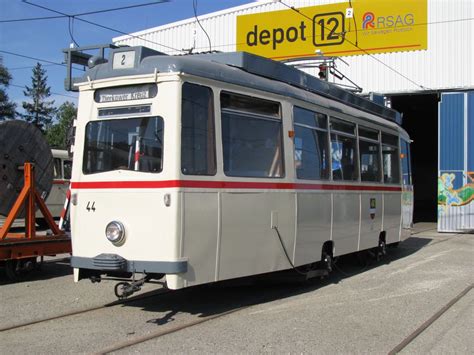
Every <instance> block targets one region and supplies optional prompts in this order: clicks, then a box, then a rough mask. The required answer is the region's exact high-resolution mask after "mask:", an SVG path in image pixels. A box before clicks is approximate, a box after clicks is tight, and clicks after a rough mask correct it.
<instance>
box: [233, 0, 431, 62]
mask: <svg viewBox="0 0 474 355" xmlns="http://www.w3.org/2000/svg"><path fill="white" fill-rule="evenodd" d="M426 23H427V0H397V1H393V0H355V1H352V7H349V5H348V2H347V1H345V2H341V3H336V4H329V5H320V6H311V7H303V8H299V9H296V10H293V9H286V10H280V11H272V12H264V13H257V14H250V15H241V16H238V17H237V39H236V40H237V50H238V51H246V52H250V53H254V54H258V55H261V56H264V57H268V58H272V59H277V60H283V59H289V58H297V57H309V56H314V55H315V51H316V50H318V49H319V50H321V51H322V52H323V53H324V55H327V56H348V55H358V54H367V53H386V52H398V51H410V50H425V49H427V48H428V45H427V43H428V41H427V27H426Z"/></svg>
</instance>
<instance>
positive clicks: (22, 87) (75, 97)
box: [9, 84, 77, 100]
mask: <svg viewBox="0 0 474 355" xmlns="http://www.w3.org/2000/svg"><path fill="white" fill-rule="evenodd" d="M9 86H13V87H15V88H20V89H25V87H26V85H23V86H21V85H18V84H9ZM50 93H51V94H52V95H57V96H64V97H70V98H72V99H76V100H77V96H72V95H67V94H60V93H58V92H52V91H51V92H50Z"/></svg>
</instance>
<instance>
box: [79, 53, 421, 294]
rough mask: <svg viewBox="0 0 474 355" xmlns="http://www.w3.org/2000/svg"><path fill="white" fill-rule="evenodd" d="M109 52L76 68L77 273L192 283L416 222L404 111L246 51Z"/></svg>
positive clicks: (309, 257)
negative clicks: (84, 69) (78, 74)
mask: <svg viewBox="0 0 474 355" xmlns="http://www.w3.org/2000/svg"><path fill="white" fill-rule="evenodd" d="M96 62H98V63H99V64H97V65H95V66H94V65H92V67H91V68H90V69H89V70H88V71H87V72H86V74H85V75H84V76H83V77H82V78H75V79H74V80H75V85H76V86H77V87H78V89H79V91H80V93H79V106H78V116H77V121H76V123H75V129H76V138H75V145H74V148H73V149H74V164H73V171H72V184H71V191H72V195H71V203H72V206H71V233H72V248H73V255H72V258H71V265H72V266H73V267H74V277H75V281H78V280H80V279H85V278H90V279H91V280H93V281H100V280H101V279H102V278H107V277H110V278H116V279H121V280H123V279H127V280H130V279H133V280H135V281H134V282H133V283H132V284H126V283H122V284H121V287H122V291H121V292H122V293H121V294H122V295H125V296H126V295H129V294H130V293H132V292H133V291H134V290H136V289H137V286H138V287H139V286H140V285H141V284H142V283H143V282H145V281H149V280H152V279H158V278H161V277H163V276H165V277H166V285H167V287H168V288H170V289H180V288H184V287H189V286H193V285H199V284H204V283H210V282H215V281H220V280H228V279H232V278H239V277H244V276H249V275H256V274H263V273H269V272H274V271H279V270H285V269H291V268H293V267H295V268H301V267H305V270H310V269H312V268H314V269H329V270H330V269H331V263H332V260H333V258H334V257H337V256H340V255H343V254H348V253H353V252H357V251H362V250H367V249H374V250H378V251H379V252H381V253H384V252H385V248H386V247H387V245H389V244H395V243H399V242H400V241H402V240H404V239H405V238H407V237H408V236H409V235H410V230H411V226H412V211H413V187H412V183H411V173H410V150H409V142H410V139H409V136H408V134H407V133H406V132H405V131H404V130H403V129H402V128H401V126H400V123H401V120H400V115H399V113H397V112H396V111H394V110H391V109H389V108H387V107H384V106H380V105H378V104H376V103H374V102H372V101H369V100H366V99H364V98H361V97H359V96H356V95H354V94H352V93H350V92H348V91H345V90H343V89H341V88H339V87H337V86H335V85H332V84H330V83H327V82H325V81H321V80H319V79H317V78H315V77H312V76H310V75H308V74H306V73H303V72H301V71H299V70H297V69H295V68H292V67H289V66H286V65H284V64H282V63H278V62H275V61H272V60H269V59H265V58H262V57H259V56H255V55H251V54H248V53H243V52H240V53H213V54H198V55H187V56H168V55H165V54H162V53H160V52H155V51H153V50H151V49H148V48H146V47H121V48H117V49H114V50H111V53H110V58H109V60H105V59H103V58H102V59H101V60H99V61H96ZM137 275H139V276H140V278H139V279H138V280H137V278H138V276H137ZM119 294H120V292H119Z"/></svg>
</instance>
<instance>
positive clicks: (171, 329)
mask: <svg viewBox="0 0 474 355" xmlns="http://www.w3.org/2000/svg"><path fill="white" fill-rule="evenodd" d="M472 288H474V284H470V285H469V286H468V287H466V288H465V289H464V290H463V291H462V292H460V293H459V294H458V295H456V296H455V297H453V298H452V299H451V300H450V301H449V302H448V303H447V304H446V305H444V306H443V307H442V308H441V309H440V310H438V311H437V312H436V313H435V314H433V316H431V317H430V318H429V319H427V320H426V321H425V322H423V323H422V324H421V325H420V326H419V327H418V328H416V329H415V330H414V331H413V332H412V333H410V334H409V335H408V336H407V337H405V338H404V339H403V340H402V341H401V342H400V343H399V344H398V345H397V346H396V347H394V348H393V349H392V350H391V351H390V352H389V355H394V354H397V353H398V352H400V351H401V350H403V349H404V348H405V347H406V346H408V345H409V344H410V343H411V342H413V341H414V340H415V339H416V337H418V336H419V335H420V334H422V333H423V332H424V331H426V330H427V329H428V328H429V327H430V325H432V324H433V323H434V322H436V320H437V319H439V318H440V317H441V316H442V315H443V314H444V313H445V312H446V311H448V310H449V309H450V308H451V307H452V306H453V305H454V304H456V303H457V302H458V301H459V300H460V299H462V298H463V297H464V296H466V295H467V294H468V293H469V292H470V291H471V290H472ZM171 292H173V291H170V290H167V289H158V290H155V291H151V292H148V293H146V294H142V295H138V296H135V297H131V298H129V299H126V300H118V301H114V302H111V303H107V304H104V305H100V306H96V307H91V308H87V309H82V310H77V311H72V312H67V313H63V314H59V315H56V316H51V317H48V318H43V319H37V320H32V321H29V322H24V323H19V324H16V325H12V326H8V327H3V328H0V332H7V331H10V330H14V329H19V328H24V327H28V326H32V325H36V324H41V323H47V322H52V321H55V320H58V319H62V318H67V317H72V316H75V315H80V314H85V313H89V312H94V311H98V310H101V309H107V308H110V307H115V306H119V305H124V304H130V303H133V302H136V301H139V300H144V299H149V298H152V297H156V296H159V295H165V294H169V293H171ZM280 292H281V291H280ZM280 292H278V291H277V292H276V293H280ZM283 294H287V292H285V291H283ZM282 297H284V296H283V295H282ZM275 298H277V299H279V297H278V295H273V297H272V299H275ZM261 301H262V302H265V301H269V299H265V297H264V298H263V299H261V300H254V301H253V302H252V303H250V304H243V305H240V306H239V305H237V306H236V307H235V308H233V309H230V310H222V311H220V312H219V311H218V312H217V313H215V314H211V315H208V316H205V317H202V315H201V316H200V317H199V318H196V317H193V319H190V320H188V321H186V322H185V323H184V324H183V323H181V324H178V325H175V326H168V327H160V328H161V329H157V330H155V331H152V332H150V333H147V334H142V335H138V336H136V337H133V338H131V339H128V340H125V341H120V342H117V343H114V344H111V345H110V346H106V347H104V348H102V349H100V350H98V351H94V352H95V353H97V354H106V353H111V352H114V351H118V350H121V349H126V348H130V347H133V346H135V345H138V344H140V343H144V342H146V341H150V340H153V339H158V338H160V337H163V336H165V335H168V334H172V333H176V332H180V331H182V330H185V329H187V328H191V327H195V326H199V325H200V324H203V323H206V322H210V321H212V320H215V319H218V318H222V317H225V316H227V315H230V314H233V313H236V312H240V311H243V310H245V309H248V308H250V307H252V306H253V305H258V304H261Z"/></svg>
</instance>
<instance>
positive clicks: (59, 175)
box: [53, 158, 63, 179]
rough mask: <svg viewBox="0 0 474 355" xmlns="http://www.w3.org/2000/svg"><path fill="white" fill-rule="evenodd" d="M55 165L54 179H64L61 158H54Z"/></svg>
mask: <svg viewBox="0 0 474 355" xmlns="http://www.w3.org/2000/svg"><path fill="white" fill-rule="evenodd" d="M53 164H54V175H53V178H54V179H62V178H63V172H62V169H61V159H60V158H54V159H53Z"/></svg>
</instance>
